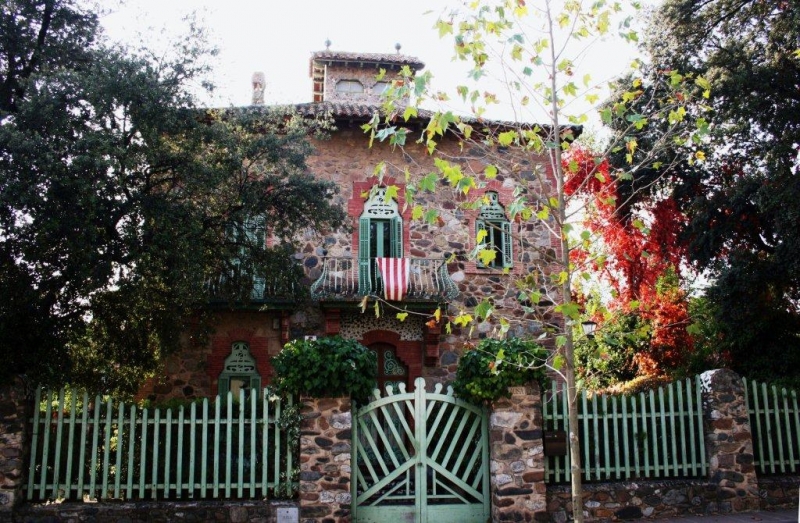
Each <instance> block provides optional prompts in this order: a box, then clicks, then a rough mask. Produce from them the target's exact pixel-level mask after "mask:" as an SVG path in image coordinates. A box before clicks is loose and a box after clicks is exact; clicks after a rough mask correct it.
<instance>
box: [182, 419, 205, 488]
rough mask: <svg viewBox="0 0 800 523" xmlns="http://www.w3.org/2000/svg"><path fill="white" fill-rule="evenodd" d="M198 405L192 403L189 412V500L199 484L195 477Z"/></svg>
mask: <svg viewBox="0 0 800 523" xmlns="http://www.w3.org/2000/svg"><path fill="white" fill-rule="evenodd" d="M196 448H197V403H192V406H191V408H190V410H189V480H188V481H187V487H186V488H187V489H188V490H189V492H188V495H189V498H194V493H195V489H196V488H197V484H196V483H195V476H194V472H195V470H194V465H195V462H196V461H197V452H196ZM202 450H203V454H205V448H203V449H202Z"/></svg>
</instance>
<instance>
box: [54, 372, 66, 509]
mask: <svg viewBox="0 0 800 523" xmlns="http://www.w3.org/2000/svg"><path fill="white" fill-rule="evenodd" d="M63 433H64V389H63V388H62V389H61V390H60V391H58V416H57V420H56V448H55V453H54V455H53V490H52V492H53V493H52V496H53V499H58V498H59V495H58V494H59V492H58V482H59V480H60V479H61V436H62V434H63Z"/></svg>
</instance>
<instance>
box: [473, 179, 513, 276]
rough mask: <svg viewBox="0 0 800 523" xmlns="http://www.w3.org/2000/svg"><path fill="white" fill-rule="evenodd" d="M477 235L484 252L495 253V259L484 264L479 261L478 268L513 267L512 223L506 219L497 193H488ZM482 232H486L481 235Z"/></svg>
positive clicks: (479, 219) (482, 208) (477, 226)
mask: <svg viewBox="0 0 800 523" xmlns="http://www.w3.org/2000/svg"><path fill="white" fill-rule="evenodd" d="M475 228H476V231H475V232H476V234H477V235H478V237H479V239H480V243H481V244H482V246H483V249H484V250H490V251H494V259H493V260H491V261H488V262H483V261H481V259H478V267H492V268H496V269H504V268H508V267H511V266H512V265H513V250H512V237H511V222H509V221H508V218H506V210H505V209H504V208H503V206H502V205H500V201H499V198H498V195H497V193H496V192H492V191H490V192H487V193H486V196H485V197H484V204H483V205H482V206H481V210H480V214H478V219H477V220H476V221H475ZM481 231H485V234H484V233H481Z"/></svg>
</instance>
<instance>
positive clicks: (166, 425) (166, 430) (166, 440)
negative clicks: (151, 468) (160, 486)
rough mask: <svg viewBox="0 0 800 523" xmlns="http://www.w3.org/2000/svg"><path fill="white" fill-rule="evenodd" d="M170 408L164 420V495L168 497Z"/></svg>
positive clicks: (170, 486) (169, 476)
mask: <svg viewBox="0 0 800 523" xmlns="http://www.w3.org/2000/svg"><path fill="white" fill-rule="evenodd" d="M172 429H173V425H172V409H167V418H166V420H165V421H164V444H165V446H164V492H163V493H164V497H165V498H169V493H170V490H172V483H170V479H171V478H172V471H171V470H170V466H171V465H172Z"/></svg>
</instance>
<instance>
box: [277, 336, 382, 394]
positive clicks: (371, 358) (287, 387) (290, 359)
mask: <svg viewBox="0 0 800 523" xmlns="http://www.w3.org/2000/svg"><path fill="white" fill-rule="evenodd" d="M272 367H273V368H274V369H275V372H276V378H275V380H274V385H275V386H276V387H277V389H278V392H280V393H282V394H300V395H306V396H311V397H315V398H328V397H337V396H350V397H351V398H353V399H355V400H356V401H358V402H359V403H361V402H366V401H367V400H368V398H369V396H370V394H371V393H372V390H373V389H374V388H375V386H376V383H377V373H378V360H377V355H376V354H375V352H374V351H372V350H370V349H368V348H366V347H364V346H363V345H361V344H360V343H358V342H357V341H355V340H346V339H343V338H341V337H339V336H333V337H328V338H318V339H317V340H315V341H311V340H299V339H298V340H294V341H291V342H289V343H287V344H286V345H285V346H284V347H283V350H282V351H281V352H280V353H279V354H278V355H277V356H275V357H274V358H273V359H272Z"/></svg>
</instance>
